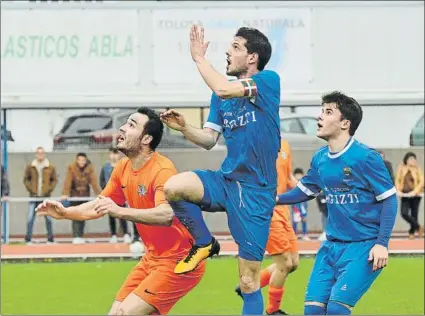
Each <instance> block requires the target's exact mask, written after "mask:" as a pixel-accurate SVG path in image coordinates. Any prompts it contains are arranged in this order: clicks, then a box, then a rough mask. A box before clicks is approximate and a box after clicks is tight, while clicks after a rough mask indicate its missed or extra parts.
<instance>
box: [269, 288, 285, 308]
mask: <svg viewBox="0 0 425 316" xmlns="http://www.w3.org/2000/svg"><path fill="white" fill-rule="evenodd" d="M284 291H285V288H284V287H283V288H277V287H273V286H272V285H270V286H269V304H268V305H267V308H266V312H267V313H268V314H271V313H274V312H276V311H277V310H279V308H280V302H281V301H282V297H283V292H284Z"/></svg>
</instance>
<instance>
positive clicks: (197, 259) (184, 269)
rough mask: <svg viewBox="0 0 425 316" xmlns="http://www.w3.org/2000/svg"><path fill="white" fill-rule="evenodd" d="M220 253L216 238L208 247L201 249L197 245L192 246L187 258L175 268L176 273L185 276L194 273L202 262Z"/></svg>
mask: <svg viewBox="0 0 425 316" xmlns="http://www.w3.org/2000/svg"><path fill="white" fill-rule="evenodd" d="M219 252H220V244H219V243H218V241H217V240H216V239H215V238H214V237H213V239H212V241H211V243H210V244H209V245H207V246H204V247H199V246H197V245H192V248H191V249H190V251H189V254H188V255H187V256H186V258H184V259H183V260H181V261H180V262H179V263H177V265H176V267H175V268H174V273H176V274H183V273H188V272H190V271H193V270H195V269H196V267H197V266H198V265H199V264H200V263H201V262H202V260H205V259H207V258H209V257H212V256H214V255H218V253H219Z"/></svg>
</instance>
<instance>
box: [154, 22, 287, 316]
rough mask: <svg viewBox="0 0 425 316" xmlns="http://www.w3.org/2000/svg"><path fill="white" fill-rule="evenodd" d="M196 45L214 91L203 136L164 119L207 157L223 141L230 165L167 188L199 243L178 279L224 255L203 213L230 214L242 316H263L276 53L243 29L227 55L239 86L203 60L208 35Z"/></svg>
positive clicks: (175, 117) (195, 31)
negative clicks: (272, 68) (273, 56)
mask: <svg viewBox="0 0 425 316" xmlns="http://www.w3.org/2000/svg"><path fill="white" fill-rule="evenodd" d="M190 37H191V39H190V50H191V54H192V58H193V61H194V62H195V64H196V66H197V67H198V70H199V72H200V74H201V76H202V78H203V79H204V81H205V82H206V84H207V85H208V86H209V87H210V89H211V90H212V91H213V93H212V97H211V106H210V113H209V116H208V120H207V122H206V123H205V125H204V128H203V129H198V128H195V127H193V126H190V125H189V124H187V123H186V121H185V119H184V117H183V115H182V114H181V113H179V112H177V111H174V110H170V111H167V112H165V113H163V114H162V116H161V118H162V119H163V122H164V123H165V124H167V125H168V126H169V127H170V128H173V129H175V130H178V131H181V132H182V133H183V135H184V136H185V137H186V138H187V139H189V140H190V141H192V142H193V143H195V144H197V145H199V146H201V147H203V148H205V149H211V148H212V147H213V146H214V145H215V144H216V142H217V139H218V137H219V136H220V134H223V136H224V139H225V142H226V146H227V157H226V159H225V160H224V162H223V164H222V166H221V169H220V170H219V171H210V170H195V171H193V172H184V173H181V174H178V175H176V176H174V177H172V178H171V179H170V180H169V181H168V182H167V183H166V185H165V194H166V198H167V199H168V200H169V201H170V203H171V205H172V206H173V209H174V212H175V215H176V216H177V217H178V218H179V220H180V221H181V222H182V223H183V225H185V226H186V227H187V228H188V230H189V232H191V234H192V236H193V238H194V240H195V243H194V245H193V248H192V249H191V251H190V252H189V254H187V256H186V257H185V258H184V259H183V260H181V261H180V262H179V263H178V264H177V265H176V269H175V272H176V273H186V272H189V271H192V270H193V269H194V268H195V267H196V266H197V265H198V264H199V263H200V262H201V261H202V260H204V259H206V258H208V257H210V256H212V255H214V254H218V252H219V250H220V245H219V243H218V242H217V241H216V240H215V239H214V238H213V236H212V235H211V233H210V232H209V230H208V228H207V226H206V224H205V222H204V220H203V217H202V212H201V208H202V209H203V210H205V211H211V212H217V211H225V212H227V217H228V225H229V229H230V232H231V234H232V236H233V238H234V239H235V241H236V243H237V244H238V247H239V276H240V280H239V283H240V288H241V291H242V296H243V299H244V306H243V314H256V315H260V314H262V313H263V308H264V304H263V298H262V295H261V292H260V278H259V275H260V269H261V261H262V260H263V256H264V252H265V247H266V244H267V239H268V234H269V229H270V221H271V218H272V215H273V208H274V206H275V203H276V186H277V171H276V159H277V156H278V152H279V148H280V128H279V104H280V78H279V75H278V74H277V73H276V72H274V71H269V70H264V67H265V66H266V64H267V62H268V61H269V59H270V56H271V45H270V43H269V41H268V39H267V37H266V36H265V35H264V34H262V33H261V32H260V31H258V30H257V29H253V28H246V27H242V28H240V29H239V30H238V31H237V33H236V34H235V37H234V38H233V41H232V43H231V46H230V48H229V50H228V51H227V53H226V55H227V71H226V74H227V75H229V76H235V77H236V78H237V80H233V81H229V80H228V79H227V78H226V77H225V76H223V75H221V74H219V73H218V72H217V71H216V70H214V69H213V68H212V67H211V65H210V63H209V62H208V61H207V60H206V59H205V57H204V55H205V52H206V49H207V47H208V43H204V31H203V28H202V27H201V28H198V27H197V26H193V27H192V29H191V33H190Z"/></svg>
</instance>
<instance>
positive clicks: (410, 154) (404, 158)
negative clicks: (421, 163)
mask: <svg viewBox="0 0 425 316" xmlns="http://www.w3.org/2000/svg"><path fill="white" fill-rule="evenodd" d="M410 157H413V158H415V159H416V154H415V153H413V152H411V151H409V152H407V153H406V154H405V155H404V157H403V163H404V164H405V165H407V160H409V158H410Z"/></svg>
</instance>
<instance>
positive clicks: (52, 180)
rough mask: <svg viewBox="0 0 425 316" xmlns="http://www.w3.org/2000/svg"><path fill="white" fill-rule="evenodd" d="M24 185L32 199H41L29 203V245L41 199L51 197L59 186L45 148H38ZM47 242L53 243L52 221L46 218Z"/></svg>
mask: <svg viewBox="0 0 425 316" xmlns="http://www.w3.org/2000/svg"><path fill="white" fill-rule="evenodd" d="M24 184H25V188H26V189H27V191H28V193H29V195H30V197H32V198H39V199H40V201H31V202H29V203H28V220H27V234H26V235H25V242H27V243H28V244H30V243H31V240H32V231H33V228H34V222H35V219H36V216H35V208H36V207H37V206H38V205H39V204H40V203H41V202H42V200H41V198H46V197H49V196H50V195H51V194H52V192H53V190H54V189H55V187H56V184H57V175H56V168H55V166H53V165H52V164H51V163H50V161H49V160H48V159H47V158H46V153H45V151H44V149H43V147H38V148H37V150H36V152H35V159H34V160H33V161H32V162H31V163H30V164H28V165H27V167H26V169H25V174H24ZM45 221H46V230H47V241H48V243H53V242H54V238H53V229H52V219H51V218H50V217H46V219H45Z"/></svg>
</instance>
